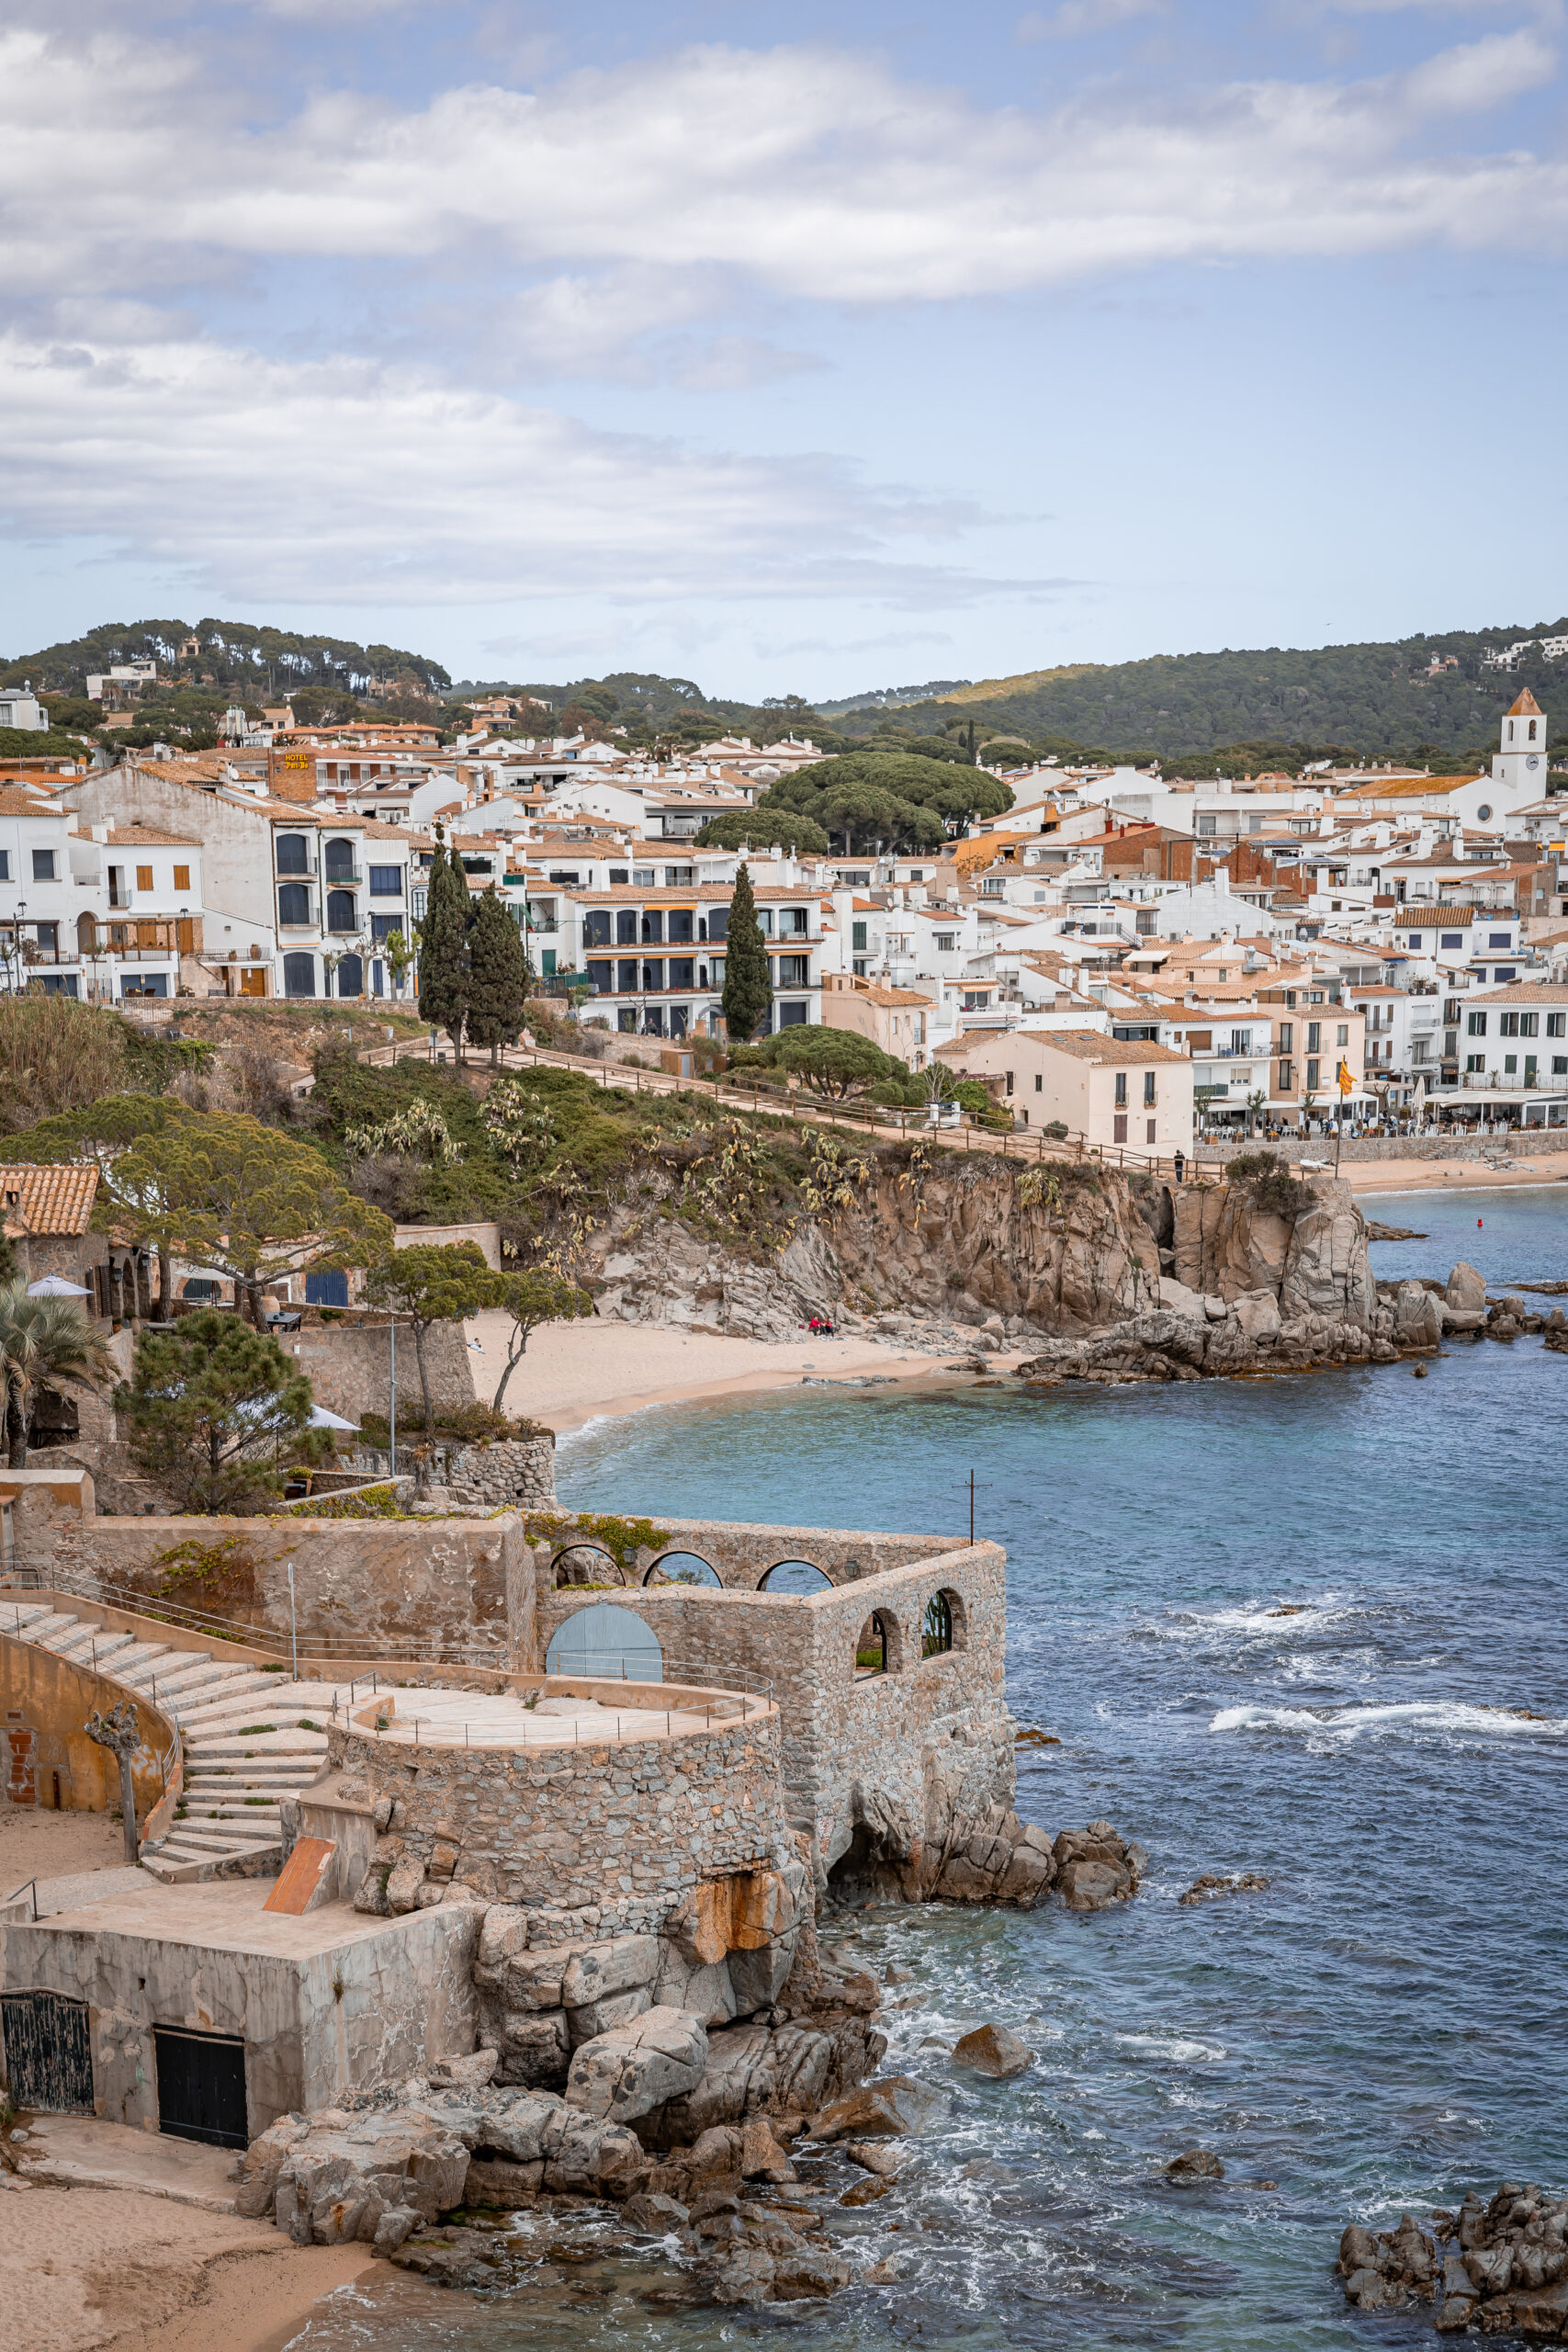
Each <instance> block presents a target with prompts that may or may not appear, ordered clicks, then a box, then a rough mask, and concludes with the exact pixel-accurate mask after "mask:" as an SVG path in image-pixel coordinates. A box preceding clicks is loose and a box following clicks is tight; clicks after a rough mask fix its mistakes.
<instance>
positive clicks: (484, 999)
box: [468, 882, 532, 1069]
mask: <svg viewBox="0 0 1568 2352" xmlns="http://www.w3.org/2000/svg"><path fill="white" fill-rule="evenodd" d="M531 977H532V975H531V973H530V971H529V968H528V951H527V949H526V948H525V946H524V944H523V934H522V933H521V932H520V931H519V930H518V928H517V925H516V923H515V922H513V919H512V914H511V911H510V910H509V908H508V907H507V904H506V901H505V900H504V899H501V898H498V897H497V895H496V888H495V885H494V883H493V882H492V883H491V886H490V888H489V889H488V890H487V891H486V892H485V894H484V896H483V898H482V899H480V900H479V906H478V908H477V909H476V910H475V914H474V928H473V932H472V933H471V935H470V937H469V941H468V1037H469V1041H470V1043H472V1044H473V1045H476V1046H489V1047H490V1058H491V1068H492V1069H494V1067H495V1066H496V1064H497V1063H498V1062H499V1061H500V1059H501V1047H502V1044H503V1043H505V1042H506V1041H507V1040H509V1039H513V1038H515V1036H516V1035H517V1032H518V1031H519V1029H521V1028H522V1026H523V1010H524V1004H525V1000H526V997H527V994H528V982H529V979H530V978H531Z"/></svg>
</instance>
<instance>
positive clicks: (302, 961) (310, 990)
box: [283, 956, 316, 996]
mask: <svg viewBox="0 0 1568 2352" xmlns="http://www.w3.org/2000/svg"><path fill="white" fill-rule="evenodd" d="M283 993H284V995H285V996H314V995H315V993H316V959H315V957H314V956H285V957H284V959H283Z"/></svg>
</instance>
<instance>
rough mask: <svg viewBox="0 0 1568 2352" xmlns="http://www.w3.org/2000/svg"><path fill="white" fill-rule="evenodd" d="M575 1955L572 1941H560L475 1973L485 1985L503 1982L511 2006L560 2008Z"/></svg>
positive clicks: (510, 2007) (518, 1954) (519, 2007)
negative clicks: (572, 1950)
mask: <svg viewBox="0 0 1568 2352" xmlns="http://www.w3.org/2000/svg"><path fill="white" fill-rule="evenodd" d="M571 1956H572V1954H571V1947H570V1944H559V1945H556V1946H554V1947H551V1948H547V1950H545V1951H519V1952H517V1953H516V1954H515V1955H514V1956H513V1957H512V1958H509V1959H507V1960H505V1961H503V1962H501V1963H500V1964H499V1966H492V1967H491V1969H490V1970H489V1971H487V1973H485V1974H484V1975H480V1973H479V1970H478V1969H477V1968H476V1970H475V1972H474V1973H475V1977H476V1979H477V1981H478V1982H479V1984H481V1985H484V1984H487V1983H489V1982H491V1981H492V1980H495V1981H499V1983H500V1985H501V1989H502V1994H503V1995H504V1997H505V2001H506V2006H507V2007H508V2008H509V2009H558V2008H560V2007H562V2006H563V2003H562V1999H561V1981H562V1979H563V1977H564V1976H565V1974H566V1971H567V1963H568V1962H569V1961H570V1959H571Z"/></svg>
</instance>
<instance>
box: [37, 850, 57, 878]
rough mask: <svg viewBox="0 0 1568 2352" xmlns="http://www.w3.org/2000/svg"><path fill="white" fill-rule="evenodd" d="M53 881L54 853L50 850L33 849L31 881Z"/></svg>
mask: <svg viewBox="0 0 1568 2352" xmlns="http://www.w3.org/2000/svg"><path fill="white" fill-rule="evenodd" d="M53 879H54V852H53V851H52V850H51V849H35V850H34V852H33V880H34V881H35V882H52V881H53Z"/></svg>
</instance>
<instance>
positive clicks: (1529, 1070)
mask: <svg viewBox="0 0 1568 2352" xmlns="http://www.w3.org/2000/svg"><path fill="white" fill-rule="evenodd" d="M1536 1068H1537V1064H1536V1057H1535V1056H1534V1055H1533V1054H1527V1055H1526V1056H1525V1084H1526V1085H1527V1086H1533V1085H1534V1084H1535V1073H1536Z"/></svg>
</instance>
